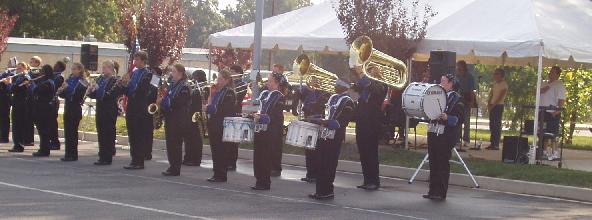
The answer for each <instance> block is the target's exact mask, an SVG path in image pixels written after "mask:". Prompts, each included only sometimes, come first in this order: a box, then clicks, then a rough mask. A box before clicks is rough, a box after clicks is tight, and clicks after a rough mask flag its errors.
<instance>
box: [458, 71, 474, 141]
mask: <svg viewBox="0 0 592 220" xmlns="http://www.w3.org/2000/svg"><path fill="white" fill-rule="evenodd" d="M456 77H457V78H458V80H459V91H458V92H459V93H460V94H461V96H462V97H463V103H464V104H465V108H464V111H465V112H464V113H463V117H464V118H463V120H461V121H462V125H461V126H460V127H461V129H462V130H461V131H462V132H459V133H458V134H459V137H458V145H459V149H458V151H459V152H465V150H464V149H462V147H463V146H464V147H467V148H470V145H469V144H470V143H471V136H470V135H471V109H472V108H476V107H477V106H476V105H477V102H476V97H475V92H474V90H475V78H474V77H473V74H471V73H470V72H469V69H468V67H467V62H465V61H464V60H461V61H458V62H457V63H456ZM461 133H462V138H461Z"/></svg>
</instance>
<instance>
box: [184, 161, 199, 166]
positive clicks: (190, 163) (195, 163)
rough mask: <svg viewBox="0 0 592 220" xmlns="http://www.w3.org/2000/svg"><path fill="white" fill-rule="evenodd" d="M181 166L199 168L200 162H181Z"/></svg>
mask: <svg viewBox="0 0 592 220" xmlns="http://www.w3.org/2000/svg"><path fill="white" fill-rule="evenodd" d="M183 165H185V166H190V167H199V166H201V163H200V162H193V161H183Z"/></svg>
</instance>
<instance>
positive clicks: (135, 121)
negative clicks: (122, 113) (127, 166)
mask: <svg viewBox="0 0 592 220" xmlns="http://www.w3.org/2000/svg"><path fill="white" fill-rule="evenodd" d="M129 113H131V112H129ZM125 122H126V125H127V133H128V137H129V145H130V155H131V157H132V162H131V164H134V165H140V166H143V165H144V159H145V158H146V155H148V154H149V153H151V151H152V138H153V133H152V130H153V123H152V117H151V116H150V115H147V114H139V115H135V114H133V113H132V114H127V115H126V117H125Z"/></svg>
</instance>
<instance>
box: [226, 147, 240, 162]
mask: <svg viewBox="0 0 592 220" xmlns="http://www.w3.org/2000/svg"><path fill="white" fill-rule="evenodd" d="M229 148H230V149H229V150H228V166H229V167H230V166H232V167H236V161H237V160H238V143H231V144H230V145H229Z"/></svg>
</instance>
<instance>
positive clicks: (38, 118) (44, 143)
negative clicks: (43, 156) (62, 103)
mask: <svg viewBox="0 0 592 220" xmlns="http://www.w3.org/2000/svg"><path fill="white" fill-rule="evenodd" d="M52 108H53V106H51V105H50V104H46V105H36V106H35V109H34V110H35V114H33V115H34V118H33V119H34V120H33V121H34V123H35V127H37V134H38V135H39V140H40V141H39V142H40V143H39V152H42V153H49V144H50V134H49V121H50V120H51V115H52V112H51V109H52Z"/></svg>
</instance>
